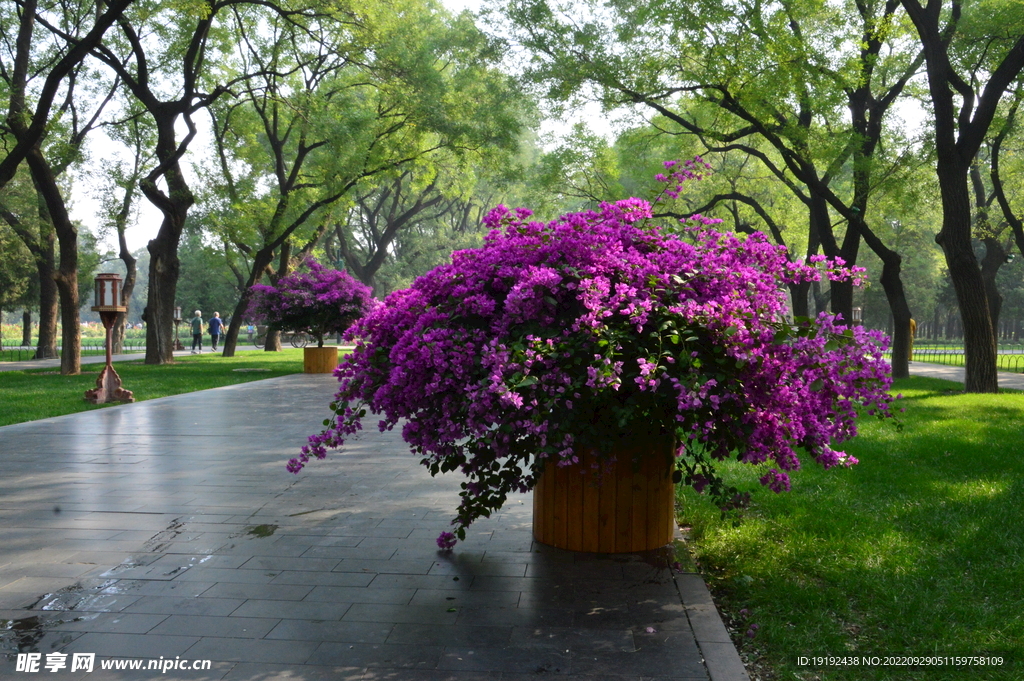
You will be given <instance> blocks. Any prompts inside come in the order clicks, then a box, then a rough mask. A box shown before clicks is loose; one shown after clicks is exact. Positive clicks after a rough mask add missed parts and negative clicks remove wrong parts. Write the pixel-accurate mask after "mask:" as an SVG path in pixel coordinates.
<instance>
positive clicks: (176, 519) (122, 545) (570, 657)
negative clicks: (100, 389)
mask: <svg viewBox="0 0 1024 681" xmlns="http://www.w3.org/2000/svg"><path fill="white" fill-rule="evenodd" d="M335 385H336V383H335V381H334V379H333V378H332V377H330V376H307V375H296V376H287V377H282V378H276V379H270V380H266V381H257V382H253V383H246V384H243V385H237V386H231V387H226V388H219V389H215V390H208V391H203V392H200V393H192V394H188V395H180V396H176V397H168V398H163V399H158V400H151V401H147V402H142V403H138V404H131V405H121V406H114V407H109V408H106V409H101V410H95V411H90V412H85V413H81V414H73V415H68V416H62V417H59V418H53V419H47V420H43V421H36V422H32V423H26V424H20V425H14V426H7V427H4V428H0V465H2V469H0V470H2V471H3V473H2V476H0V646H2V649H3V650H2V652H3V653H4V655H3V656H2V657H0V678H3V679H25V678H33V677H31V676H28V675H26V674H24V673H19V672H16V669H15V657H16V653H17V652H18V651H22V652H27V651H38V652H40V653H42V654H43V658H42V662H43V664H45V662H46V659H47V658H46V654H47V653H53V652H63V653H68V654H72V653H76V652H77V653H95V655H96V662H95V671H94V672H92V673H87V672H83V671H76V672H74V673H72V672H71V671H70V669H69V668H70V664H69V665H68V667H69V668H65V669H62V670H60V671H59V672H57V673H53V674H51V673H49V672H47V671H46V669H45V668H42V672H43V673H44V674H45V677H46V678H54V679H83V680H84V679H92V680H99V681H105V680H106V679H141V678H161V679H181V680H182V681H184V680H189V681H196V680H201V679H202V680H205V679H246V680H255V679H259V680H261V681H264V680H270V679H280V680H284V679H290V680H293V681H295V680H299V679H302V680H313V679H338V680H348V679H360V680H371V679H374V680H376V679H380V680H384V679H387V680H389V681H406V680H409V681H482V680H483V679H488V680H494V679H499V680H501V681H525V680H526V679H534V678H543V677H544V676H565V675H568V676H570V677H575V678H579V679H592V680H594V681H624V680H626V679H630V680H633V681H639V680H641V679H649V680H651V681H654V680H655V679H658V680H661V681H671V680H675V681H683V680H686V681H694V680H697V679H701V680H707V679H711V681H731V680H734V679H735V680H743V679H747V675H746V673H745V672H744V670H743V668H742V665H741V664H740V661H739V657H738V655H737V654H736V650H735V648H734V647H733V645H732V643H731V642H730V641H729V637H728V634H727V632H726V630H725V628H724V627H723V626H722V623H721V620H720V619H719V617H718V614H717V612H716V610H715V608H714V605H713V604H712V603H711V600H710V597H709V596H708V592H707V590H706V588H705V586H704V583H703V581H702V580H701V578H700V576H699V575H697V574H694V573H690V572H682V573H673V571H672V570H671V569H670V567H669V566H670V563H671V561H672V560H673V557H672V556H671V555H670V552H669V551H668V550H665V551H660V552H652V553H648V554H633V555H625V556H617V557H610V556H598V555H587V554H574V553H571V552H566V551H560V550H556V549H551V548H548V547H545V546H542V545H538V544H536V543H535V542H533V541H532V537H531V530H530V522H531V515H532V509H531V499H530V497H529V496H523V497H517V498H513V499H512V500H510V502H509V503H508V504H507V507H506V509H504V510H503V511H502V512H501V513H499V514H497V516H496V517H493V518H490V519H486V520H484V521H481V522H479V523H478V524H476V525H474V526H473V527H472V528H471V532H470V537H469V538H468V540H467V541H466V542H464V543H461V544H460V545H459V546H458V547H456V549H455V551H454V552H453V553H449V554H445V553H441V552H438V551H437V550H436V545H435V543H434V540H435V538H436V536H437V534H438V533H439V532H440V531H441V530H444V529H446V528H447V527H448V522H449V519H450V517H451V514H452V512H453V509H454V508H455V506H456V503H457V493H458V483H459V482H460V478H459V477H457V476H443V477H441V478H438V479H431V478H430V477H429V474H428V473H427V471H426V470H425V469H424V468H423V467H422V466H420V465H419V464H418V461H417V459H416V457H414V456H412V455H411V454H409V452H408V449H407V448H406V446H405V445H404V443H403V442H402V441H401V438H400V435H399V433H397V432H389V433H383V434H381V433H377V432H376V431H375V429H374V428H372V426H371V428H370V430H368V431H365V432H364V434H363V437H362V439H361V440H359V441H358V442H356V443H354V445H353V446H352V447H351V448H350V449H349V451H348V453H346V454H343V455H332V457H331V458H329V459H328V460H327V461H322V462H321V461H316V462H313V463H312V464H311V465H310V467H309V468H307V470H306V471H304V472H303V473H302V474H300V475H298V476H293V475H291V474H289V473H287V472H286V471H285V468H284V463H285V459H287V458H288V457H289V456H291V455H292V454H293V453H294V452H295V451H296V449H297V447H298V446H299V445H300V444H301V443H302V442H303V441H304V437H305V436H306V435H307V434H309V432H310V431H312V430H315V429H316V428H317V427H318V426H319V424H320V422H321V421H322V419H323V418H324V417H325V416H326V405H327V403H328V402H329V397H330V395H331V393H332V391H333V390H334V387H335ZM161 656H162V657H163V658H164V660H173V659H187V660H197V659H198V660H204V659H209V660H212V668H211V669H210V670H209V671H191V670H189V671H169V672H167V673H165V674H158V673H156V672H153V671H149V672H146V671H121V672H117V671H110V670H107V671H104V670H101V669H100V666H101V663H102V662H104V661H107V662H110V661H111V660H112V659H114V658H145V659H146V663H148V660H149V659H154V658H156V659H159V658H160V657H161ZM67 661H68V662H69V663H70V661H71V657H70V655H69V657H68V658H67Z"/></svg>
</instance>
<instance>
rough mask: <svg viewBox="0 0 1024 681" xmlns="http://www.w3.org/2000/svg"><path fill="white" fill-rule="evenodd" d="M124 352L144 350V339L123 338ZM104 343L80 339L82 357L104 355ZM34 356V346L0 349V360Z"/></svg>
mask: <svg viewBox="0 0 1024 681" xmlns="http://www.w3.org/2000/svg"><path fill="white" fill-rule="evenodd" d="M123 345H124V354H128V353H132V352H145V351H146V339H144V338H126V339H125V340H124V344H123ZM106 352H107V350H106V343H105V342H104V340H103V339H101V338H83V339H82V357H95V356H97V355H99V356H102V355H105V354H106ZM60 353H61V348H60V346H58V347H57V357H58V358H59V357H60ZM35 358H36V348H35V347H31V346H25V345H7V344H4V346H3V348H2V349H0V362H25V361H28V360H30V359H35Z"/></svg>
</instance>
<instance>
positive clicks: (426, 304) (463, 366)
mask: <svg viewBox="0 0 1024 681" xmlns="http://www.w3.org/2000/svg"><path fill="white" fill-rule="evenodd" d="M666 165H667V166H668V167H669V175H668V176H659V178H658V179H659V180H666V181H667V188H666V189H665V191H663V192H662V194H661V196H660V197H659V199H657V200H656V203H657V201H660V200H664V199H666V198H672V197H674V196H677V195H678V193H679V191H680V190H681V187H682V185H683V183H685V182H687V181H689V180H691V179H694V178H696V177H699V174H698V171H699V169H700V161H699V159H697V160H696V161H691V162H687V163H686V164H675V163H671V162H670V163H668V164H666ZM530 216H531V213H530V211H528V210H526V209H522V208H520V209H517V210H514V211H510V210H508V209H506V208H505V207H503V206H499V207H497V208H496V209H494V210H493V211H492V212H491V213H490V214H489V215H488V216H487V218H486V219H485V223H486V225H487V226H489V227H490V228H491V231H490V233H489V234H488V236H487V237H486V239H485V242H484V245H483V246H482V247H481V248H479V249H475V250H466V251H459V252H456V253H454V254H453V255H452V262H451V264H448V265H443V266H440V267H437V268H436V269H434V270H432V271H431V272H429V273H427V274H426V275H424V276H423V277H420V278H419V279H417V280H416V281H415V283H414V284H413V285H412V287H411V288H409V289H407V290H404V291H398V292H395V293H393V294H391V295H390V296H388V298H387V299H386V301H385V303H384V305H382V306H380V307H379V308H378V309H376V310H374V311H373V312H372V313H371V314H369V315H368V316H367V317H365V318H363V319H362V320H360V321H359V322H358V323H357V324H356V325H355V326H353V328H352V329H351V330H350V331H349V334H350V335H351V336H352V337H353V338H357V339H358V342H357V345H356V348H355V351H354V352H353V353H352V354H350V355H349V356H348V357H346V359H345V360H344V361H343V362H342V364H341V365H340V366H339V367H338V369H337V370H336V372H335V373H336V376H337V377H338V379H339V381H340V390H339V391H338V393H337V395H336V400H335V402H334V403H333V404H332V405H331V406H332V409H333V411H334V413H335V415H334V417H333V418H332V419H331V420H329V421H328V422H325V423H326V424H327V426H328V427H327V428H326V429H325V430H324V431H323V432H321V433H320V434H317V435H312V436H310V438H309V443H308V444H307V445H306V446H304V447H303V448H302V451H301V454H300V455H299V456H298V457H297V458H295V459H292V460H291V461H290V462H289V464H288V468H289V470H291V471H292V472H298V471H299V470H301V469H302V468H303V466H304V465H305V463H306V462H308V460H309V459H310V457H314V456H315V457H318V458H323V457H324V456H325V455H326V453H327V450H328V449H333V448H338V447H341V446H342V444H343V443H344V441H345V439H346V438H348V437H350V436H352V435H353V434H354V433H356V432H357V431H358V430H359V429H360V428H361V421H362V419H364V418H365V417H366V415H367V413H368V411H372V412H373V413H375V414H379V415H380V417H381V418H380V421H379V427H380V428H381V430H384V429H390V428H392V427H394V426H395V425H398V424H399V423H401V424H402V432H403V437H404V439H405V440H406V442H408V443H409V444H410V446H411V448H412V450H413V452H414V453H416V454H418V455H420V456H422V457H423V459H422V463H423V464H424V465H426V466H427V467H428V468H429V469H430V472H431V473H432V474H435V475H436V474H437V473H439V472H449V471H455V470H458V471H461V472H462V473H463V474H464V475H465V476H466V477H467V480H466V481H465V482H464V483H463V485H462V488H463V491H462V492H461V503H460V505H459V508H458V510H457V513H456V516H455V519H454V520H453V521H452V524H453V525H454V527H453V530H454V531H453V532H445V533H442V535H441V537H439V539H438V544H439V546H441V547H442V548H450V547H451V546H453V545H454V543H455V541H456V537H458V538H460V539H462V538H465V529H466V527H467V526H468V525H469V524H470V523H472V522H473V521H474V520H475V519H477V518H479V517H482V516H487V515H489V514H490V513H491V512H492V511H495V510H496V509H498V508H500V507H501V506H502V504H503V503H504V502H505V501H506V499H507V497H508V495H509V494H510V493H512V492H526V491H528V490H530V489H532V487H533V486H534V485H535V483H536V480H537V478H538V476H539V475H540V473H541V472H542V470H543V469H544V467H545V466H559V465H567V464H570V463H573V462H576V461H577V456H578V454H579V453H580V452H581V451H583V450H591V451H597V452H605V453H606V452H608V450H609V443H611V442H614V441H615V440H616V439H617V438H618V437H619V436H621V434H622V433H624V432H626V433H628V432H629V431H630V430H631V429H634V428H635V429H643V430H645V431H649V430H650V426H651V425H652V424H653V425H654V427H655V428H657V429H660V430H661V432H668V433H672V434H674V435H675V438H676V441H677V443H678V444H679V447H678V450H677V454H676V456H677V458H676V469H677V472H676V474H675V475H676V479H677V481H685V483H687V484H689V485H692V486H693V487H694V488H696V489H697V490H698V491H707V492H709V493H711V494H712V495H713V496H714V497H715V499H716V500H717V501H718V502H719V503H720V505H722V506H723V507H729V506H730V505H732V506H735V505H736V504H738V503H740V502H741V500H742V497H741V496H740V495H739V494H738V492H737V490H736V489H734V488H732V487H729V486H727V485H726V484H725V482H724V481H723V480H722V478H721V476H720V475H719V474H718V473H717V472H716V467H715V464H716V462H717V461H720V460H722V459H725V458H726V457H736V458H738V459H739V460H740V461H743V462H746V463H750V464H752V465H756V466H761V467H762V468H763V471H764V474H763V477H761V482H762V484H764V485H766V486H768V487H770V488H771V489H772V490H775V491H777V492H778V491H783V490H787V489H789V487H790V478H789V473H790V472H792V471H794V470H796V469H798V468H799V467H800V456H799V452H806V453H808V454H809V455H810V456H812V457H813V458H814V459H816V460H817V461H818V462H819V463H820V464H822V465H823V466H824V467H826V468H830V467H833V466H837V465H843V466H850V465H852V464H855V463H856V460H855V459H854V458H853V457H851V456H848V455H846V454H844V453H843V452H841V451H837V450H836V449H834V448H833V445H834V444H836V443H838V442H842V441H844V440H848V439H849V438H851V437H853V436H854V435H855V434H856V418H857V415H858V410H861V409H863V410H867V411H868V413H874V414H877V415H879V416H891V399H892V398H891V397H890V396H889V394H888V392H887V390H888V388H889V387H890V377H889V368H888V364H887V363H886V362H885V360H884V359H883V357H882V352H883V351H884V350H885V349H886V339H885V338H884V337H883V336H881V335H880V334H877V333H876V332H872V331H867V330H864V329H863V328H860V327H847V326H844V325H842V323H841V320H840V319H838V318H835V317H832V316H830V315H828V314H822V315H820V316H819V317H818V318H817V319H796V320H789V319H788V318H787V317H786V314H787V306H786V296H785V294H784V292H783V290H784V285H785V284H786V283H787V282H791V281H795V280H803V279H811V280H815V279H820V278H821V277H822V276H827V277H830V278H832V279H842V278H847V277H854V278H857V277H858V276H859V273H858V271H855V270H851V269H846V268H843V267H841V263H840V264H838V265H837V264H836V263H827V262H825V261H824V259H817V260H816V262H812V263H806V264H805V263H793V262H791V261H789V260H788V259H787V257H786V252H785V249H784V248H781V247H778V246H774V245H772V244H771V243H769V242H768V241H767V239H766V238H764V237H763V235H760V234H754V235H752V236H749V237H747V238H739V237H737V236H735V235H732V234H723V233H720V232H717V231H714V230H713V229H711V228H710V227H709V224H710V223H712V222H714V221H712V220H707V219H703V218H701V217H700V216H695V217H694V218H692V219H690V220H689V221H688V222H687V223H686V224H684V225H683V226H682V227H680V226H668V227H665V226H659V225H656V224H654V220H653V218H652V209H651V204H649V203H648V202H646V201H643V200H640V199H627V200H624V201H619V202H617V203H606V204H602V205H601V206H600V208H599V209H598V210H594V211H585V212H580V213H572V214H569V215H564V216H562V217H560V218H558V219H556V220H552V221H550V222H539V221H534V220H531V219H530Z"/></svg>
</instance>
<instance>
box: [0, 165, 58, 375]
mask: <svg viewBox="0 0 1024 681" xmlns="http://www.w3.org/2000/svg"><path fill="white" fill-rule="evenodd" d="M0 217H2V218H3V220H4V222H5V223H7V225H9V226H10V228H11V230H12V231H13V232H14V233H15V234H16V235H17V236H18V238H19V239H20V240H21V242H22V243H23V244H24V246H25V248H27V249H28V251H29V253H31V255H32V262H33V264H34V265H35V269H36V281H37V282H38V285H37V287H36V289H35V290H36V304H37V305H38V309H39V336H38V338H37V340H36V353H35V355H34V357H35V359H51V358H55V357H57V298H58V293H57V284H56V282H55V281H54V277H53V273H54V271H55V270H56V268H57V260H56V252H55V247H56V243H57V235H56V233H55V232H54V230H53V225H52V224H51V223H50V219H49V211H48V210H47V208H46V203H45V202H44V201H43V200H42V199H41V198H40V197H39V194H38V192H37V191H36V189H35V187H34V186H33V185H32V179H31V178H30V177H29V176H28V173H27V172H25V171H23V172H21V173H19V174H18V175H16V176H15V178H14V181H12V182H9V183H8V184H7V185H6V186H5V187H4V188H3V189H2V190H0ZM27 326H28V325H27V323H23V327H27ZM23 332H24V329H23ZM22 340H23V341H24V340H26V339H25V338H23V339H22ZM29 343H31V336H29V337H28V340H27V341H26V342H25V344H26V345H28V344H29Z"/></svg>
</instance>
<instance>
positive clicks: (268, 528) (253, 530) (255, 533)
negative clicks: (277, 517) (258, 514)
mask: <svg viewBox="0 0 1024 681" xmlns="http://www.w3.org/2000/svg"><path fill="white" fill-rule="evenodd" d="M276 531H277V525H252V526H249V527H247V528H245V533H246V534H247V535H249V536H251V537H260V538H263V537H269V536H270V535H272V534H274V532H276Z"/></svg>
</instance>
